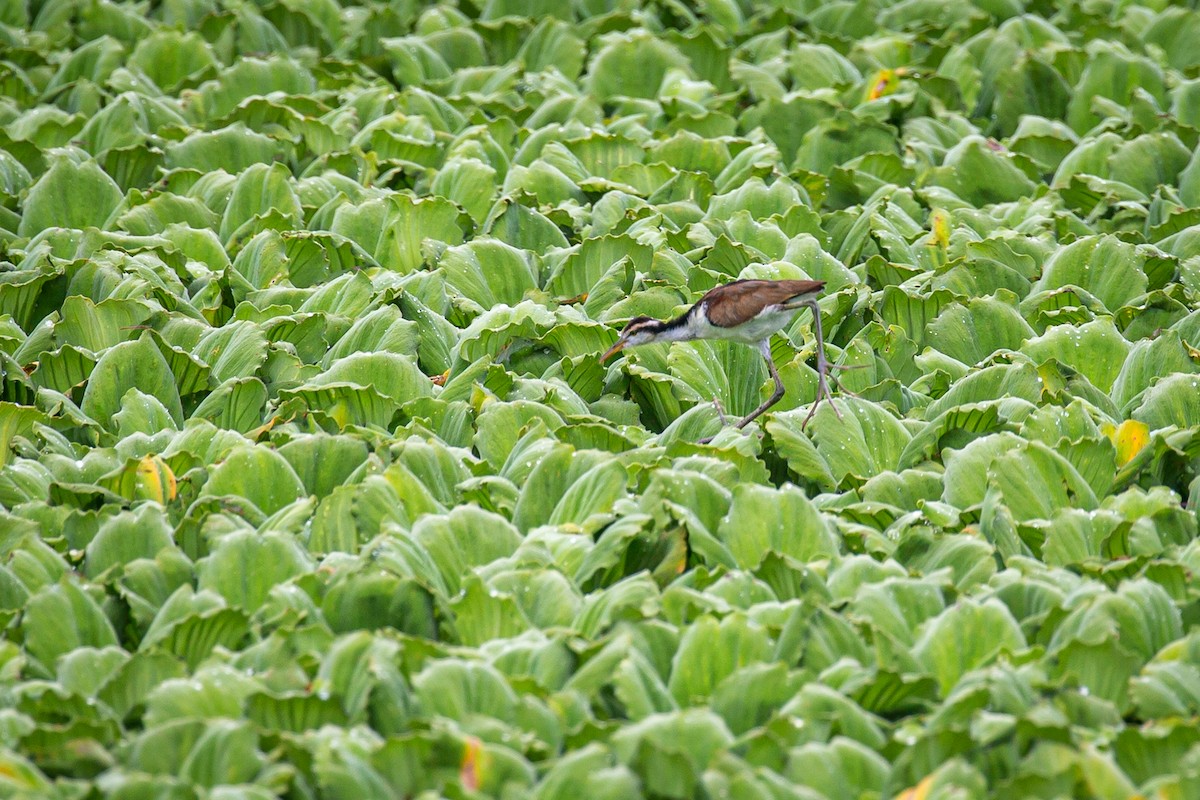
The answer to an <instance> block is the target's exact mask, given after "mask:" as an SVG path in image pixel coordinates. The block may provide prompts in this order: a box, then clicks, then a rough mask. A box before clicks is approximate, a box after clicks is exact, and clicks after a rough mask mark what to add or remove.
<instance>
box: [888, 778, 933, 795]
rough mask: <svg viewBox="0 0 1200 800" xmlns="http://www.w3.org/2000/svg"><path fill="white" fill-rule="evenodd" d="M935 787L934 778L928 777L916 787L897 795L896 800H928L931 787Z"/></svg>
mask: <svg viewBox="0 0 1200 800" xmlns="http://www.w3.org/2000/svg"><path fill="white" fill-rule="evenodd" d="M931 786H933V776H932V775H926V776H925V777H924V778H922V779H921V782H920V783H918V784H917V785H916V786H913V787H911V788H908V789H905V790H904V791H903V792H901V793H900V794H898V795H896V800H926V798H927V797H929V787H931Z"/></svg>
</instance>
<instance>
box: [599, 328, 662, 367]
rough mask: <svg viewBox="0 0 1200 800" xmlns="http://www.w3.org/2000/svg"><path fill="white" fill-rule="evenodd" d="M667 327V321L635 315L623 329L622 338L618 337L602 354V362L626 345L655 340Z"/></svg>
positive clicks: (636, 344) (631, 345)
mask: <svg viewBox="0 0 1200 800" xmlns="http://www.w3.org/2000/svg"><path fill="white" fill-rule="evenodd" d="M665 327H666V325H665V323H663V322H662V321H660V320H657V319H652V318H650V317H634V318H633V319H631V320H629V322H627V323H626V324H625V329H624V330H623V331H621V338H619V339H617V343H616V344H614V345H613V346H612V347H610V348H608V351H607V352H606V353H605V354H604V355H602V356H600V363H602V364H603V363H604V362H605V361H607V360H608V359H609V358H611V357H612V356H614V355H616V354H617V353H619V352H620V351H622V350H624V349H625V348H626V347H637V346H638V345H639V344H646V343H647V342H652V341H654V340H655V339H656V338H658V335H659V334H660V333H662V332H663V329H664V328H665Z"/></svg>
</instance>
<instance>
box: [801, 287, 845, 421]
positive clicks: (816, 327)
mask: <svg viewBox="0 0 1200 800" xmlns="http://www.w3.org/2000/svg"><path fill="white" fill-rule="evenodd" d="M804 305H806V306H808V307H809V308H811V309H812V312H813V333H814V334H815V335H816V338H817V396H816V398H815V399H814V400H813V404H812V408H810V409H809V410H808V416H806V417H805V418H804V422H802V423H800V430H804V428H805V426H806V425H808V421H809V420H810V419H812V417H813V414H815V413H817V406H819V405H820V404H821V400H822V399H825V400H828V401H829V407H830V408H832V409H833V413H835V414H837V417H838V419H841V418H842V412H840V411H838V407H837V406H836V405H834V402H833V395H832V394H830V392H829V383H828V382H827V381H826V376H827V375H828V374H829V370H830V367H831V365H830V363H829V362H828V361H826V360H825V340H824V339H823V338H822V336H821V309H820V307H819V306H818V305H817V300H816V298H809V299H808V300H806V301H805V302H804Z"/></svg>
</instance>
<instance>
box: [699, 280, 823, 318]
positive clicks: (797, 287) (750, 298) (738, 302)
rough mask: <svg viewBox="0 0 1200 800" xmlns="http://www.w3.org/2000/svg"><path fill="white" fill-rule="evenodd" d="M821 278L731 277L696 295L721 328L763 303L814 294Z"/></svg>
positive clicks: (751, 313) (755, 311)
mask: <svg viewBox="0 0 1200 800" xmlns="http://www.w3.org/2000/svg"><path fill="white" fill-rule="evenodd" d="M824 286H825V281H755V280H747V281H734V282H733V283H727V284H725V285H724V286H718V287H716V288H715V289H710V290H709V291H708V293H707V294H705V295H704V297H701V298H700V302H701V303H705V304H706V307H707V310H708V319H709V322H711V323H712V324H713V325H717V326H720V327H722V328H732V327H733V326H735V325H737V324H739V323H742V322H745V321H746V320H748V319H751V318H753V317H754V316H755V315H757V314H758V312H760V311H762V310H763V309H764V308H766V307H767V306H773V305H778V304H779V303H786V302H787V301H788V300H791V299H792V298H793V297H799V296H800V295H805V294H816V293H817V292H819V291H821V289H822V288H823V287H824Z"/></svg>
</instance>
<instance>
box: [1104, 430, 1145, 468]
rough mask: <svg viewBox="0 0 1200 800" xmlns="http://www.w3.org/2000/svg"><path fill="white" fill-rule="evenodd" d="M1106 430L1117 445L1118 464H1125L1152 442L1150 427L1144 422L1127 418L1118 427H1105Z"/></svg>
mask: <svg viewBox="0 0 1200 800" xmlns="http://www.w3.org/2000/svg"><path fill="white" fill-rule="evenodd" d="M1104 432H1105V433H1106V434H1107V435H1108V438H1109V439H1111V440H1112V443H1113V444H1114V445H1116V446H1117V466H1121V467H1123V466H1125V465H1126V464H1128V463H1129V462H1130V461H1132V460H1133V457H1134V456H1136V455H1137V454H1138V453H1140V452H1141V450H1142V448H1143V447H1145V446H1146V445H1147V444H1149V442H1150V428H1149V426H1147V425H1146V423H1144V422H1138V421H1137V420H1136V419H1127V420H1125V421H1124V422H1122V423H1121V424H1120V425H1119V426H1117V427H1116V428H1113V427H1112V426H1111V425H1106V426H1105V427H1104Z"/></svg>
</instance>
